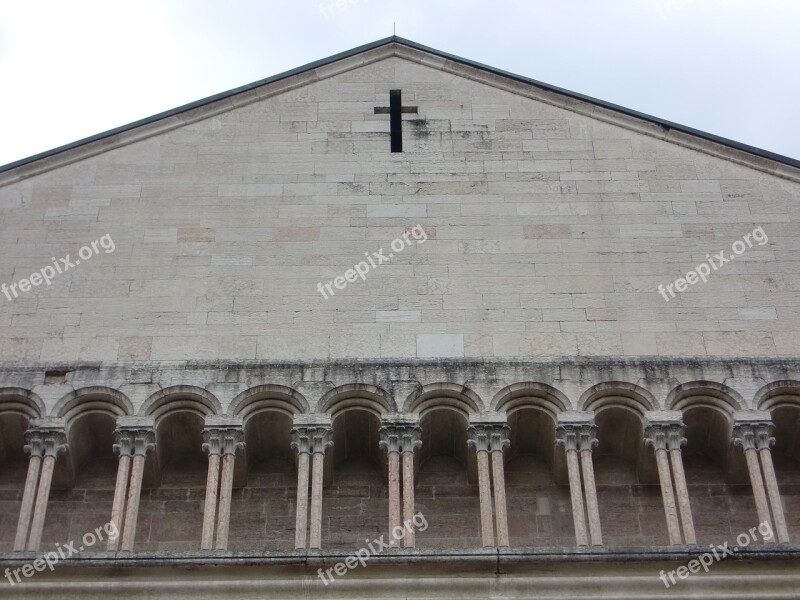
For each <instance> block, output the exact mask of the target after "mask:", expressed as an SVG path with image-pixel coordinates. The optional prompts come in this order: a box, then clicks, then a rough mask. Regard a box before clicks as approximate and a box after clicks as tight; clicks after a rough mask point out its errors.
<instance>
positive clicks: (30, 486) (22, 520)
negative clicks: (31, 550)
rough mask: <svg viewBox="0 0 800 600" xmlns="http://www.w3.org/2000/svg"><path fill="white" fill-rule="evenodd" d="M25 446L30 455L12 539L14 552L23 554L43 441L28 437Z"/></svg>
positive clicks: (36, 437) (42, 450)
mask: <svg viewBox="0 0 800 600" xmlns="http://www.w3.org/2000/svg"><path fill="white" fill-rule="evenodd" d="M26 437H28V443H27V444H26V445H25V448H24V449H25V452H26V453H27V454H29V455H30V460H29V461H28V475H27V477H26V478H25V490H24V491H23V493H22V506H21V507H20V510H19V518H18V519H17V535H16V537H15V538H14V552H24V551H25V547H26V546H27V544H28V532H29V531H30V526H31V516H32V515H33V502H34V500H35V499H36V488H37V487H38V485H39V474H40V473H41V468H42V457H43V456H44V443H43V442H44V440H43V437H42V436H35V435H30V436H27V435H26Z"/></svg>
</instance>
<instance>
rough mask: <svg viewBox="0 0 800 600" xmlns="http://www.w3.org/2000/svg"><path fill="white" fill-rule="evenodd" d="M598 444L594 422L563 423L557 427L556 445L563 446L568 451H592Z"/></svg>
mask: <svg viewBox="0 0 800 600" xmlns="http://www.w3.org/2000/svg"><path fill="white" fill-rule="evenodd" d="M597 444H598V440H597V426H596V425H595V424H594V423H563V424H561V425H559V426H558V427H556V446H563V448H564V450H566V451H570V450H575V451H578V452H583V451H587V452H591V451H592V449H593V448H594V447H595V446H597Z"/></svg>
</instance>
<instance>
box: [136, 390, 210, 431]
mask: <svg viewBox="0 0 800 600" xmlns="http://www.w3.org/2000/svg"><path fill="white" fill-rule="evenodd" d="M179 411H186V412H191V413H194V414H196V415H198V416H200V417H202V418H205V417H207V416H208V415H218V414H220V412H222V406H221V405H220V402H219V400H217V397H216V396H214V394H212V393H211V392H209V391H208V390H206V389H203V388H201V387H196V386H193V385H175V386H172V387H168V388H164V389H162V390H159V391H157V392H156V393H154V394H152V395H151V396H150V397H149V398H148V399H147V400H146V401H145V402H144V404H143V405H142V408H141V409H140V410H139V414H140V415H141V416H152V417H154V418H155V420H156V423H158V422H159V421H161V420H162V419H163V418H164V417H166V416H168V415H170V414H172V413H174V412H179Z"/></svg>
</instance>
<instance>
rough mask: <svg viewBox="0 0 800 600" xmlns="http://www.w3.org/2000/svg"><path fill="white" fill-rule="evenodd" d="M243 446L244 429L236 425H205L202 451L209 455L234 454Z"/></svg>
mask: <svg viewBox="0 0 800 600" xmlns="http://www.w3.org/2000/svg"><path fill="white" fill-rule="evenodd" d="M244 446H245V444H244V431H242V430H241V429H239V428H238V427H207V428H206V429H204V430H203V451H204V452H208V454H209V455H212V454H223V455H224V454H236V451H237V450H241V449H243V448H244Z"/></svg>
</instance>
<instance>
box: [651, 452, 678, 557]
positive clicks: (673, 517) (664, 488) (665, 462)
mask: <svg viewBox="0 0 800 600" xmlns="http://www.w3.org/2000/svg"><path fill="white" fill-rule="evenodd" d="M656 464H657V465H658V480H659V483H660V484H661V499H662V500H663V503H664V514H665V516H666V518H667V534H668V536H669V543H670V545H671V546H679V545H680V544H681V531H680V524H679V523H678V512H677V510H676V508H675V495H674V494H673V492H672V476H671V475H670V469H669V459H668V457H667V451H666V450H665V449H664V448H656Z"/></svg>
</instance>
